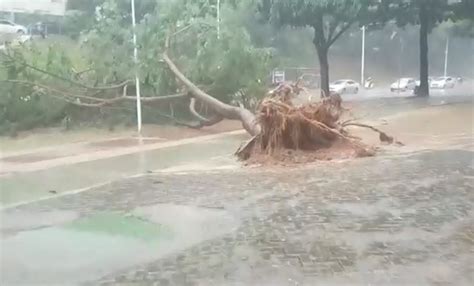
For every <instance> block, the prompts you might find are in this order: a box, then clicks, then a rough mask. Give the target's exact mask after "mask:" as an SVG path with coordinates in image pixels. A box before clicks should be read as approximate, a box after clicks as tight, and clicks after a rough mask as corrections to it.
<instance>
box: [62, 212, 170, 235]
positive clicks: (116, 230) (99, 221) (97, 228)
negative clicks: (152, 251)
mask: <svg viewBox="0 0 474 286" xmlns="http://www.w3.org/2000/svg"><path fill="white" fill-rule="evenodd" d="M64 228H65V229H68V230H73V231H74V230H75V231H79V232H86V233H97V234H103V235H110V236H120V237H126V238H132V239H138V240H144V241H147V242H157V241H159V240H161V239H171V238H172V233H171V228H170V227H168V226H165V225H157V224H154V223H151V222H149V221H147V220H145V219H143V218H140V217H137V216H131V215H125V216H124V215H123V214H119V213H99V214H96V215H93V216H89V217H84V218H81V219H79V220H76V221H73V222H71V223H69V224H67V225H65V226H64Z"/></svg>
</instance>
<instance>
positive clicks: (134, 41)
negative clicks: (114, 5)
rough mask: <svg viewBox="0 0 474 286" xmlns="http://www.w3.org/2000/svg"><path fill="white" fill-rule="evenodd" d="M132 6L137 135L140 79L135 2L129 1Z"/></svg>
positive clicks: (140, 111) (140, 120)
mask: <svg viewBox="0 0 474 286" xmlns="http://www.w3.org/2000/svg"><path fill="white" fill-rule="evenodd" d="M131 5H132V27H133V59H134V62H135V91H136V96H137V130H138V134H141V131H142V103H141V99H140V79H139V77H138V49H137V34H136V32H135V27H136V20H135V0H131Z"/></svg>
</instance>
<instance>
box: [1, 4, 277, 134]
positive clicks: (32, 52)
mask: <svg viewBox="0 0 474 286" xmlns="http://www.w3.org/2000/svg"><path fill="white" fill-rule="evenodd" d="M74 2H76V3H74ZM136 2H137V21H138V23H137V27H136V34H137V47H138V50H139V52H138V63H135V61H134V58H133V48H134V46H133V42H132V35H133V29H132V27H131V17H130V2H129V1H128V0H120V1H116V0H102V1H99V0H97V1H92V0H91V1H84V2H82V1H71V2H70V4H69V5H70V6H69V8H71V9H76V10H78V11H80V12H79V13H75V14H73V15H75V17H77V18H76V20H77V21H79V22H78V24H77V28H78V29H77V31H76V32H75V33H76V36H78V35H79V34H80V37H79V39H80V41H78V43H77V44H76V45H79V46H80V48H77V47H71V46H69V45H65V46H63V45H61V44H55V43H53V44H46V45H45V44H38V45H36V44H33V45H31V46H25V47H11V48H8V49H7V54H6V55H3V54H1V53H0V59H1V60H2V63H1V70H0V81H2V80H10V81H11V80H17V81H22V83H18V82H15V83H13V82H3V83H2V85H1V87H0V92H1V94H2V97H1V99H0V108H1V110H3V111H2V113H1V114H0V120H1V122H4V124H3V126H4V127H5V126H7V127H5V128H4V129H5V130H3V131H2V130H0V133H2V132H3V133H5V132H9V130H11V129H12V128H13V129H15V130H24V129H30V128H34V127H41V126H51V125H55V124H56V125H59V124H62V123H65V125H67V127H70V126H71V125H73V126H74V125H82V124H89V123H92V122H99V124H107V125H109V126H113V125H114V124H130V123H133V122H134V120H135V108H134V103H133V102H132V101H126V102H120V103H117V104H114V105H113V106H106V107H100V108H90V107H82V106H77V104H75V103H81V102H82V101H81V98H80V96H79V95H81V96H89V97H98V98H112V97H116V96H118V95H120V94H121V92H122V91H121V90H113V89H112V90H105V91H104V90H101V89H97V88H96V87H98V86H110V85H115V84H117V83H120V82H123V81H125V80H128V81H129V82H130V83H129V85H128V92H129V95H132V94H134V90H135V87H134V84H133V82H134V78H135V73H136V72H137V73H138V74H139V75H140V79H141V87H142V96H143V97H147V96H161V95H168V94H174V93H176V92H178V91H180V89H181V88H182V87H181V86H180V84H179V83H177V82H176V79H175V77H174V75H172V74H171V73H170V71H169V70H168V68H167V67H166V65H164V64H163V63H162V61H161V55H162V53H163V51H164V43H165V37H166V35H167V34H172V36H171V46H170V50H169V54H170V56H171V57H172V58H173V59H174V60H175V61H176V63H177V65H178V66H179V67H180V69H181V70H182V71H183V72H184V73H185V74H186V75H187V76H188V77H190V78H191V79H192V80H193V81H194V82H195V83H196V84H197V85H199V86H201V87H202V88H203V89H205V90H206V91H207V92H209V93H210V94H212V95H213V96H215V97H217V98H219V99H221V100H223V101H225V102H234V101H235V98H234V97H233V94H234V93H235V92H236V91H238V90H239V89H245V90H246V91H247V95H250V96H255V95H257V94H263V93H262V92H261V90H262V88H263V86H264V83H265V77H266V75H267V74H268V72H269V70H271V68H272V64H273V57H272V52H271V51H270V50H267V49H265V48H257V47H255V46H254V45H253V44H252V40H251V37H250V35H249V33H248V31H247V30H246V28H245V25H244V24H245V17H242V15H245V14H246V13H247V12H248V11H249V10H248V9H255V7H252V6H251V5H252V1H242V2H239V3H237V1H221V15H222V21H221V23H220V25H219V26H220V32H219V36H218V34H217V20H216V14H217V13H216V7H215V4H216V3H215V1H207V0H199V1H189V0H174V1H167V0H158V1H156V0H153V1H152V0H149V1H136ZM98 4H100V5H99V6H96V5H98ZM70 19H72V18H70ZM81 23H82V24H81ZM70 24H71V25H72V22H71V23H70ZM23 82H30V83H32V84H24V83H23ZM48 87H49V88H48ZM75 95H77V96H75ZM169 108H170V106H169V105H167V104H166V105H164V106H156V105H154V106H153V107H148V106H146V105H145V107H144V118H143V119H144V122H145V123H150V122H163V114H169V110H170V109H169ZM173 110H174V111H173V112H174V116H178V117H181V118H186V116H187V115H186V114H187V112H188V111H187V103H186V102H183V103H179V104H175V105H174V107H173ZM166 116H168V117H169V115H166ZM0 125H1V124H0Z"/></svg>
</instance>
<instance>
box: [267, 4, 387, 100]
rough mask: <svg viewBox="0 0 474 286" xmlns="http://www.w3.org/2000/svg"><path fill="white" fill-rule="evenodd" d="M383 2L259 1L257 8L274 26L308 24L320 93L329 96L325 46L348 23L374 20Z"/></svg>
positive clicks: (326, 46)
mask: <svg viewBox="0 0 474 286" xmlns="http://www.w3.org/2000/svg"><path fill="white" fill-rule="evenodd" d="M383 2H386V1H371V0H261V1H260V5H259V10H260V12H261V13H262V15H263V16H264V18H265V19H266V20H269V21H270V22H272V23H274V24H276V25H278V26H291V27H312V28H313V29H314V37H313V44H314V46H315V47H316V51H317V53H318V58H319V67H320V75H321V96H328V95H329V62H328V53H329V48H330V47H331V45H332V44H334V42H336V40H337V39H339V37H341V35H342V34H344V32H345V31H347V30H348V29H349V28H350V27H351V25H352V24H354V23H356V22H359V23H366V22H371V21H372V20H374V21H375V18H373V16H375V15H378V13H376V12H377V11H379V7H382V6H383V5H385V3H383Z"/></svg>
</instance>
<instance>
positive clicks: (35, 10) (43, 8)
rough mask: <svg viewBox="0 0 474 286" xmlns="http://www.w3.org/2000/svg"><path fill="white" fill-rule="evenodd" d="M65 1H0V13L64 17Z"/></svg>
mask: <svg viewBox="0 0 474 286" xmlns="http://www.w3.org/2000/svg"><path fill="white" fill-rule="evenodd" d="M66 2H67V0H0V12H4V13H10V14H11V15H12V16H13V17H14V14H15V13H28V14H43V15H54V16H64V14H65V12H66Z"/></svg>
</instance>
